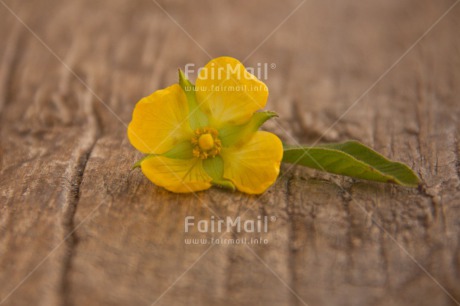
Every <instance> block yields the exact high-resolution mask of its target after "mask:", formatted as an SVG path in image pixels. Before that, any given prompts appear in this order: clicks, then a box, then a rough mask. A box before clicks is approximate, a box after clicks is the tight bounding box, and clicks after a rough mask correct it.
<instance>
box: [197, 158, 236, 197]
mask: <svg viewBox="0 0 460 306" xmlns="http://www.w3.org/2000/svg"><path fill="white" fill-rule="evenodd" d="M203 168H204V170H205V171H206V173H207V174H208V175H209V176H210V177H211V178H212V182H211V183H212V184H213V185H215V186H218V187H222V188H226V189H230V190H233V191H235V190H236V188H235V185H233V183H232V182H231V181H229V180H227V179H225V178H224V177H223V175H224V161H223V159H222V157H220V156H216V157H213V158H208V159H205V160H203Z"/></svg>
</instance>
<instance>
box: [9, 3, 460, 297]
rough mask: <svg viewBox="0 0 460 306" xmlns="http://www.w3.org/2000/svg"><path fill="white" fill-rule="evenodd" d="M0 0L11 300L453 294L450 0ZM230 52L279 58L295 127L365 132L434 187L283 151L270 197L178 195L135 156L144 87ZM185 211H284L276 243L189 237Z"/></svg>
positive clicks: (455, 148)
mask: <svg viewBox="0 0 460 306" xmlns="http://www.w3.org/2000/svg"><path fill="white" fill-rule="evenodd" d="M0 2H1V3H0V4H1V5H0V25H1V26H0V41H1V48H0V69H1V70H0V111H1V113H0V116H1V124H0V128H1V139H0V166H1V176H0V305H2V306H4V305H46V306H48V305H50V306H53V305H216V304H217V305H306V304H308V305H457V304H459V301H460V241H459V237H460V221H459V217H460V201H459V198H460V158H459V155H460V154H459V151H460V143H459V136H458V135H459V128H460V123H459V120H458V118H459V116H460V107H459V105H460V103H459V97H460V35H459V30H460V5H457V6H454V7H453V8H452V5H456V4H457V3H458V1H457V2H454V1H452V0H450V1H447V0H446V1H425V0H424V1H416V0H391V1H352V0H347V1H329V0H327V1H312V0H308V1H303V2H302V1H299V0H295V1H294V0H292V1H291V0H289V1H243V0H238V1H229V0H228V1H211V0H208V1H201V0H200V1H164V0H163V1H161V2H155V1H149V0H142V1H141V0H139V1H132V0H131V1H130V0H110V1H109V0H106V1H102V0H98V1H95V0H79V1H77V0H61V1H57V0H42V1H13V0H1V1H0ZM449 8H451V10H450V11H448V10H449ZM447 11H448V12H447ZM446 12H447V14H446V15H443V14H444V13H446ZM221 55H230V56H233V57H236V58H238V59H240V60H242V61H243V60H244V62H245V63H246V65H247V66H255V65H256V64H257V63H269V64H272V63H273V64H275V65H276V68H275V69H270V71H268V73H269V75H268V80H267V81H266V83H267V85H268V87H269V89H270V98H269V103H268V106H267V108H268V109H270V110H274V111H276V112H278V113H279V115H280V118H279V119H277V120H276V122H272V123H270V124H268V125H267V127H266V129H268V130H270V131H273V132H275V133H277V134H279V135H280V137H282V138H283V140H284V141H286V142H289V143H295V142H297V141H298V142H301V143H305V144H308V143H314V142H315V141H316V140H318V139H319V138H320V137H321V136H322V134H323V132H326V133H325V135H323V136H324V137H322V139H321V141H322V142H332V141H342V140H346V139H350V138H353V139H357V140H360V141H362V142H364V143H365V144H367V145H369V146H371V147H373V148H375V149H376V150H378V151H379V152H381V153H383V154H385V155H387V156H389V157H390V158H392V159H395V160H398V161H402V162H405V163H408V164H409V165H410V166H411V167H412V168H413V169H414V170H415V171H416V172H417V173H418V174H419V175H420V177H421V178H422V179H423V181H424V187H423V188H420V189H419V190H417V189H408V188H402V187H397V186H390V185H382V184H378V183H369V182H364V181H358V180H352V179H349V178H344V177H338V176H334V175H327V174H324V173H320V172H316V171H313V170H308V169H304V168H302V169H301V168H293V169H291V168H290V167H289V166H283V167H282V174H281V177H280V179H279V180H278V181H277V183H276V184H275V185H274V186H273V187H271V188H270V189H269V191H267V192H266V193H265V194H264V195H262V196H260V197H256V196H247V195H244V194H241V193H238V192H235V193H229V192H225V191H221V190H216V189H213V190H210V191H207V192H200V193H198V194H196V195H192V194H189V195H177V194H172V193H169V192H167V191H165V190H163V189H161V188H158V187H156V186H154V185H153V184H152V183H150V182H149V181H148V180H147V179H146V178H145V177H143V175H142V174H141V173H140V172H139V171H132V172H131V171H130V167H131V165H132V164H133V163H134V162H135V161H136V160H137V159H138V158H139V157H140V153H138V152H136V150H135V149H134V148H132V147H131V145H130V144H129V142H128V140H127V137H126V123H128V122H129V121H130V119H131V112H132V110H133V107H134V105H135V103H136V102H137V100H138V99H139V98H141V97H142V96H145V95H148V94H149V93H151V92H153V91H154V90H156V89H159V88H162V87H165V86H168V85H170V84H173V83H175V82H177V70H176V69H177V68H178V67H182V68H183V67H184V66H185V64H186V63H194V64H196V67H200V66H202V65H204V64H205V63H206V62H207V61H208V60H209V56H210V57H217V56H221ZM401 56H402V57H401ZM354 102H357V103H356V105H355V106H354V107H352V108H351V109H350V110H349V111H348V109H349V107H350V106H352V105H353V104H354ZM344 112H346V115H345V116H344V117H343V118H341V116H342V114H344ZM339 118H341V119H340V121H338V122H337V123H336V124H335V122H336V120H337V119H339ZM331 126H332V127H331ZM330 127H331V128H330ZM188 215H190V216H195V218H196V219H197V220H198V219H207V220H209V219H210V218H211V216H219V217H224V218H225V217H226V216H232V217H235V216H238V215H242V216H244V217H243V218H244V219H251V218H256V217H257V216H259V215H267V216H275V217H276V218H277V219H276V221H274V222H271V223H270V224H269V227H270V230H269V232H268V233H267V234H265V235H263V237H264V238H266V239H268V240H269V243H268V245H263V246H260V245H259V246H257V245H250V246H243V245H240V246H235V245H233V246H232V245H211V246H210V245H186V244H185V243H184V239H185V238H190V237H211V236H212V235H211V234H209V235H206V234H199V233H198V232H196V231H195V232H192V233H189V234H186V233H184V218H185V216H188ZM214 236H216V234H214ZM225 237H228V238H231V237H233V238H244V237H246V238H250V237H254V234H247V233H246V234H243V233H233V234H229V235H227V236H225Z"/></svg>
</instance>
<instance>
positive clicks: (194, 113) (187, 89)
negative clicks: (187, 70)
mask: <svg viewBox="0 0 460 306" xmlns="http://www.w3.org/2000/svg"><path fill="white" fill-rule="evenodd" d="M179 85H180V87H181V88H182V90H183V91H184V93H185V96H186V97H187V103H188V109H189V122H190V127H191V128H192V130H196V129H198V128H201V127H206V126H208V123H209V122H208V117H207V116H206V114H205V113H204V112H203V111H202V110H201V109H200V105H199V104H198V102H197V100H196V94H195V85H193V84H192V82H190V81H189V79H187V77H186V76H185V74H184V73H183V72H182V70H181V69H179Z"/></svg>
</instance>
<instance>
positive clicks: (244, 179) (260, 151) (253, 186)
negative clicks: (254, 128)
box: [221, 131, 283, 194]
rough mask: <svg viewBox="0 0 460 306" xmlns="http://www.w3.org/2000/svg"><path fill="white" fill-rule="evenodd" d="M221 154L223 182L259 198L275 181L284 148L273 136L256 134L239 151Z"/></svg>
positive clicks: (259, 132)
mask: <svg viewBox="0 0 460 306" xmlns="http://www.w3.org/2000/svg"><path fill="white" fill-rule="evenodd" d="M221 154H222V158H223V159H224V178H226V179H229V180H231V181H232V182H233V184H235V186H236V188H237V189H238V190H240V191H243V192H246V193H249V194H260V193H262V192H264V191H265V190H266V189H267V188H268V187H270V185H272V184H273V183H274V182H275V180H276V178H277V177H278V174H279V170H280V164H281V159H282V158H283V145H282V143H281V141H280V140H279V138H278V137H277V136H276V135H274V134H272V133H268V132H263V131H258V132H256V133H255V135H254V136H253V137H252V138H251V139H250V140H249V141H248V142H246V143H245V144H244V145H242V146H241V147H230V148H223V149H222V153H221Z"/></svg>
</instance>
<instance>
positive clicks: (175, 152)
mask: <svg viewBox="0 0 460 306" xmlns="http://www.w3.org/2000/svg"><path fill="white" fill-rule="evenodd" d="M161 156H164V157H168V158H173V159H190V158H193V146H192V143H191V142H190V141H184V142H180V143H178V144H176V145H174V147H173V148H172V149H171V150H169V151H168V152H166V153H163V154H161Z"/></svg>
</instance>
